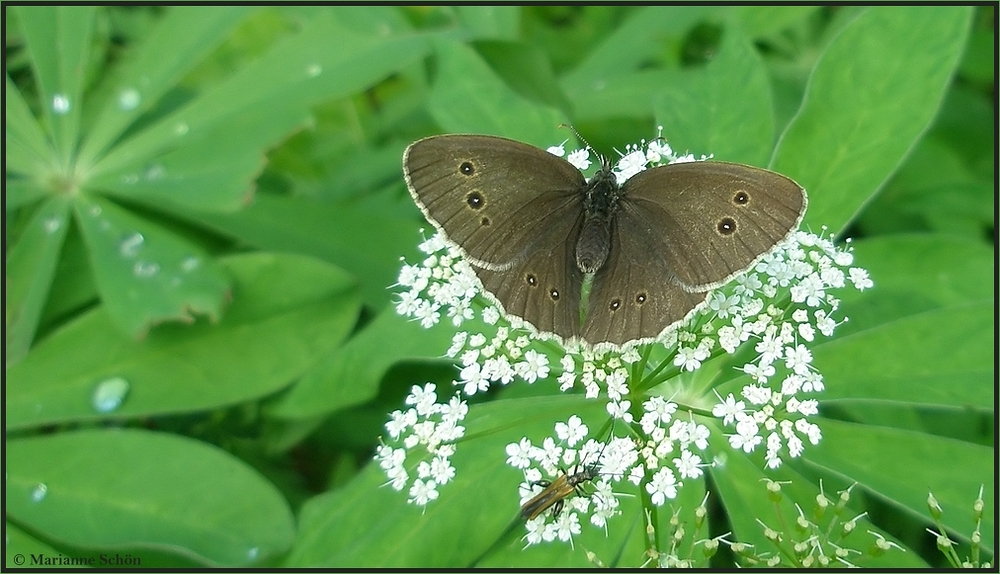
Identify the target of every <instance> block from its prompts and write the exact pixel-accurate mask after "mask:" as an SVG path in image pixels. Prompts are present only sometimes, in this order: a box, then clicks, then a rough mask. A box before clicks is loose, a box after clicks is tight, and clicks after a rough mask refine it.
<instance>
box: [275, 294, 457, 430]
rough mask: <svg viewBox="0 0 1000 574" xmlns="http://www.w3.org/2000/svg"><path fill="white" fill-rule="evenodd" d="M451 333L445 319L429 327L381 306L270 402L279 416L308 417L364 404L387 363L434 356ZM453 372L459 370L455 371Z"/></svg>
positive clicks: (442, 349)
mask: <svg viewBox="0 0 1000 574" xmlns="http://www.w3.org/2000/svg"><path fill="white" fill-rule="evenodd" d="M454 334H455V329H454V327H452V326H451V324H450V323H449V322H448V321H447V320H445V321H443V322H442V323H439V324H438V325H435V326H434V327H433V328H431V329H424V328H423V327H421V326H420V323H419V322H418V321H413V320H409V319H406V318H404V317H402V316H400V315H398V314H397V313H396V311H395V309H393V308H391V307H390V308H387V309H383V310H382V312H381V313H379V316H378V317H376V318H375V320H374V321H372V322H371V323H370V324H368V325H367V326H366V327H365V329H364V330H362V331H361V332H359V333H358V334H357V335H355V336H354V337H352V338H351V340H350V341H348V342H347V344H345V345H344V346H343V347H341V348H340V349H338V350H337V351H336V352H335V353H333V354H332V355H330V356H329V357H328V358H327V359H326V360H324V361H323V362H322V363H321V364H319V365H317V367H316V368H315V369H313V370H312V371H311V372H310V373H309V374H307V375H306V376H305V377H303V378H302V380H301V381H299V382H298V384H296V385H295V386H294V387H293V388H292V389H291V390H290V391H289V392H288V393H286V394H285V395H283V396H282V397H281V398H280V399H278V400H277V401H276V402H275V403H273V404H271V405H269V406H268V409H267V412H268V414H269V415H271V416H274V417H277V418H296V419H300V418H309V417H316V416H320V415H324V414H327V413H330V412H333V411H335V410H337V409H342V408H347V407H350V406H352V405H356V404H359V403H363V402H365V401H367V400H369V399H371V398H374V397H375V395H376V394H378V388H379V382H381V380H382V377H383V376H385V374H386V372H387V371H388V370H389V367H391V366H392V365H394V364H396V363H397V362H399V361H401V360H404V359H437V358H440V357H442V356H443V355H444V352H445V350H447V349H448V346H449V345H450V344H451V339H452V336H453V335H454ZM456 375H457V372H456Z"/></svg>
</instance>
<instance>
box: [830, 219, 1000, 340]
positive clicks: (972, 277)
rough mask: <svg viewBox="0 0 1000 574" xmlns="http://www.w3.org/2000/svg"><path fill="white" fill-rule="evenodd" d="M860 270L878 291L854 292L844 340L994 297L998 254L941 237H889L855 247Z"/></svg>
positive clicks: (847, 300) (846, 305) (848, 299)
mask: <svg viewBox="0 0 1000 574" xmlns="http://www.w3.org/2000/svg"><path fill="white" fill-rule="evenodd" d="M851 245H852V247H853V249H854V261H855V264H856V265H860V266H861V267H863V268H865V269H867V270H868V272H869V274H870V276H871V278H872V281H873V282H874V283H875V288H874V289H870V290H867V291H865V292H863V293H859V292H857V291H853V290H848V291H845V292H844V294H843V297H842V306H841V311H842V312H843V313H844V314H845V315H846V316H848V317H850V319H851V320H850V322H848V323H846V324H844V325H841V326H840V327H838V328H837V334H838V336H843V335H847V334H850V333H854V332H857V331H859V330H862V329H865V328H868V327H871V326H876V325H879V324H882V323H886V322H888V321H890V320H892V319H895V318H898V317H903V316H906V315H913V314H916V313H920V312H922V311H927V310H930V309H935V308H938V307H942V306H948V305H957V304H962V303H969V302H973V301H981V300H985V299H990V298H992V297H993V290H994V271H993V261H994V258H995V254H994V251H993V249H992V248H991V247H990V246H988V245H986V244H984V243H983V242H982V241H972V240H970V239H965V238H960V237H952V236H948V235H940V234H907V235H886V236H877V237H872V238H870V239H863V240H861V241H856V242H853V243H852V244H851Z"/></svg>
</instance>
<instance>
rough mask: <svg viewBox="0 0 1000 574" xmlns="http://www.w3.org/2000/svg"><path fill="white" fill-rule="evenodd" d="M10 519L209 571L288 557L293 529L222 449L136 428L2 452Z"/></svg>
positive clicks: (267, 489) (283, 511)
mask: <svg viewBox="0 0 1000 574" xmlns="http://www.w3.org/2000/svg"><path fill="white" fill-rule="evenodd" d="M5 450H6V453H5V454H6V462H7V464H8V465H9V467H8V471H7V476H6V481H5V482H6V499H7V512H8V514H9V516H10V517H11V518H13V519H14V520H16V521H17V522H18V523H19V524H24V525H27V526H29V527H30V528H32V529H33V530H36V531H39V532H42V533H44V535H45V536H46V537H48V538H52V539H55V540H58V541H60V542H62V543H67V544H72V545H76V546H82V547H87V548H107V549H112V548H113V549H121V548H128V549H132V550H133V551H134V550H136V549H142V548H147V549H152V548H164V547H167V548H171V549H173V550H174V551H175V552H179V553H185V554H192V555H194V556H196V557H198V559H200V560H201V561H203V562H204V563H205V564H207V565H216V566H230V567H232V566H242V565H248V564H251V563H253V562H255V561H256V560H258V559H261V558H264V557H268V556H273V555H275V554H278V553H280V552H283V551H284V550H285V549H286V548H288V547H289V545H290V544H291V542H292V538H293V535H294V529H295V526H294V522H293V519H292V513H291V510H290V509H289V508H288V505H287V503H286V502H285V500H284V499H283V498H282V497H281V495H280V493H278V491H277V490H276V489H275V488H274V486H273V485H271V484H270V483H269V482H267V481H266V480H265V479H264V478H263V477H262V476H260V475H259V474H257V472H255V471H254V470H253V469H252V468H250V467H249V466H247V465H246V463H243V462H242V461H239V460H237V459H235V458H233V457H232V456H231V455H229V454H227V453H225V452H223V451H221V450H219V449H218V448H216V447H212V446H208V445H206V444H204V443H201V442H198V441H194V440H191V439H188V438H183V437H177V436H173V435H168V434H162V433H153V432H148V431H140V430H135V429H128V430H125V429H120V430H84V431H76V432H63V433H58V434H55V435H50V436H40V437H32V438H22V439H12V440H7V441H6V443H5Z"/></svg>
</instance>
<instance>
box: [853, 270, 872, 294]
mask: <svg viewBox="0 0 1000 574" xmlns="http://www.w3.org/2000/svg"><path fill="white" fill-rule="evenodd" d="M848 273H850V275H851V283H853V284H854V288H855V289H857V290H858V291H864V290H865V289H870V288H872V287H874V286H875V283H873V282H872V280H871V279H870V278H869V277H868V272H867V271H865V270H864V269H861V268H860V267H852V268H851V270H850V271H849V272H848Z"/></svg>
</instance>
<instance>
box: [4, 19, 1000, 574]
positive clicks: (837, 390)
mask: <svg viewBox="0 0 1000 574" xmlns="http://www.w3.org/2000/svg"><path fill="white" fill-rule="evenodd" d="M4 12H5V21H6V22H7V24H6V29H5V40H6V48H7V49H6V50H5V57H6V61H5V64H6V70H7V73H6V78H5V81H6V85H5V106H6V107H5V120H6V121H5V125H6V132H5V138H6V139H5V143H6V145H5V159H6V162H5V166H6V170H5V193H4V199H5V207H6V218H5V226H4V239H5V244H4V245H5V255H6V269H5V271H6V284H5V285H6V289H5V333H6V337H5V365H6V377H5V398H6V403H5V404H6V406H5V429H6V444H5V447H6V451H7V454H6V459H5V464H6V468H5V488H6V496H7V514H6V519H7V536H8V542H7V553H6V554H7V565H8V567H10V566H12V565H14V563H13V562H11V561H12V560H13V558H12V557H13V556H14V555H15V554H16V553H18V552H20V553H23V554H26V555H31V554H39V553H45V554H46V555H49V556H56V555H58V554H60V553H61V554H62V555H65V556H76V557H88V556H90V557H93V556H99V555H100V554H102V553H115V552H117V553H119V554H122V553H129V554H131V555H133V556H140V557H142V562H141V566H143V567H151V566H163V567H170V568H178V567H185V566H203V565H219V566H248V565H266V566H272V567H277V566H284V565H288V566H354V567H361V566H373V567H378V566H398V567H428V566H429V567H468V566H473V565H477V564H481V565H488V566H512V565H518V566H536V567H538V566H563V567H567V566H568V567H574V566H586V565H588V564H589V562H588V561H587V558H586V555H585V553H584V552H583V551H582V547H586V548H587V549H589V550H593V551H595V552H596V553H597V554H598V555H599V556H601V557H602V559H603V560H605V561H609V560H611V561H610V562H609V565H612V566H613V565H622V566H629V565H637V564H639V563H641V562H642V557H641V556H640V555H638V554H633V553H632V551H633V549H634V548H635V547H634V544H635V541H636V540H637V537H638V536H640V535H641V533H640V532H639V530H641V526H640V525H639V523H632V524H631V526H628V525H626V526H622V527H621V530H617V531H615V530H612V533H611V534H612V536H611V537H609V538H607V539H605V538H603V537H594V538H585V539H583V540H581V541H578V543H577V547H576V548H575V550H574V549H571V548H570V547H569V546H568V545H564V544H552V545H544V547H533V548H531V549H529V550H527V551H521V549H520V548H521V544H520V542H518V541H516V540H515V541H514V542H512V543H511V544H506V543H505V544H506V545H505V544H500V545H499V546H498V545H497V541H498V537H499V536H500V535H501V532H502V531H503V529H504V527H505V526H506V525H507V524H508V522H509V521H510V520H511V519H512V517H513V516H514V515H515V513H516V505H517V500H516V484H517V483H518V482H519V481H520V478H521V477H520V476H517V473H516V472H514V471H512V470H511V469H509V468H507V467H505V466H504V465H503V454H502V452H503V446H504V445H505V444H507V443H508V442H512V441H514V440H516V438H517V437H519V436H522V435H524V434H525V433H527V432H529V430H528V429H532V428H536V427H537V428H538V429H543V428H544V427H547V426H549V425H551V420H552V419H551V416H557V415H558V416H565V415H566V414H567V413H568V412H572V409H571V408H570V407H572V405H574V404H576V403H572V402H570V403H567V402H566V401H564V400H563V398H562V397H558V396H555V397H548V398H546V399H543V400H542V401H541V402H540V401H539V399H538V397H537V395H539V394H543V395H553V394H555V395H558V394H559V393H558V392H557V391H555V387H554V385H551V384H548V385H547V384H545V383H539V384H538V385H536V386H535V387H532V389H530V390H524V389H520V390H514V389H512V390H511V392H510V393H509V394H508V395H506V396H505V395H504V394H502V393H500V394H497V393H494V394H493V395H491V396H490V397H489V400H490V401H491V402H492V403H493V404H489V405H481V406H479V407H477V410H476V412H477V413H478V414H477V415H476V416H475V417H472V420H470V421H469V423H468V426H469V428H470V431H473V430H474V431H475V432H470V437H477V438H470V439H469V440H468V441H467V442H466V443H463V444H462V445H461V446H460V448H459V452H460V453H461V454H460V455H456V459H455V464H456V466H459V477H460V479H459V480H458V481H457V482H456V483H455V484H449V485H448V486H447V487H446V489H445V490H444V491H443V496H442V499H441V500H439V501H437V502H436V503H434V504H432V505H431V506H430V507H429V508H428V509H427V511H426V512H425V513H424V514H421V513H420V511H419V510H417V509H416V508H414V507H412V506H409V505H407V504H405V501H404V499H405V496H404V494H402V493H397V492H394V491H391V489H388V488H379V485H380V484H381V483H382V482H384V481H385V478H384V476H383V475H381V473H380V472H379V471H378V469H377V468H376V467H375V466H374V465H372V464H369V460H370V457H371V455H372V452H373V448H374V446H375V445H376V444H377V440H378V436H379V435H380V434H381V433H382V425H383V424H384V422H385V420H386V418H387V413H388V412H390V411H392V410H395V409H397V408H400V407H401V402H402V396H403V395H404V394H405V393H406V392H407V390H408V389H409V387H410V386H411V385H413V384H420V383H423V382H425V381H428V380H431V381H437V382H438V383H439V385H442V388H445V389H447V388H448V385H449V381H451V380H452V378H453V377H454V374H455V371H454V370H453V367H452V366H451V365H449V364H447V363H443V362H441V361H440V360H438V357H440V356H441V355H442V353H443V352H444V350H445V349H446V348H447V346H448V344H449V341H450V338H451V334H452V332H451V331H450V330H449V326H448V325H439V326H437V327H435V328H433V329H431V330H424V329H421V328H419V326H417V325H415V324H413V323H408V322H406V321H404V320H403V319H400V318H399V317H397V316H396V315H395V313H394V311H393V306H392V291H391V289H389V287H390V286H391V285H392V284H393V283H394V279H395V274H396V273H397V271H398V269H399V266H400V263H399V259H400V257H407V258H409V259H410V260H416V257H417V251H416V245H417V243H418V242H419V240H420V233H419V230H420V229H421V227H425V224H424V223H423V222H422V221H421V218H420V215H419V212H418V210H417V209H416V208H415V206H414V205H413V204H412V202H411V201H410V199H409V196H408V195H407V194H406V192H405V186H404V184H403V180H402V177H401V170H400V158H401V154H402V151H403V149H404V148H405V147H406V145H407V144H408V143H409V142H411V141H413V140H415V139H418V138H419V137H422V136H425V135H429V134H433V133H461V132H475V133H491V134H497V135H503V136H507V137H513V138H516V139H520V140H523V141H526V142H529V143H533V144H535V145H541V146H545V145H552V144H556V143H558V142H560V141H563V140H565V139H566V137H567V135H568V132H566V131H564V130H560V129H559V128H558V126H559V124H560V123H563V122H568V123H572V124H573V125H574V126H575V127H576V129H577V130H579V131H580V133H582V134H584V135H585V136H586V137H587V138H588V139H589V141H590V143H591V144H593V145H594V147H595V148H596V149H598V150H603V151H605V152H610V150H612V149H624V146H625V144H627V143H630V142H637V141H639V140H640V139H642V138H646V139H649V138H650V137H652V136H653V135H655V129H656V126H657V125H662V126H663V127H664V135H665V136H666V137H667V138H668V140H669V141H670V142H671V144H672V145H673V146H674V147H675V148H679V149H689V150H690V151H692V152H693V153H696V154H702V153H705V154H707V153H713V154H715V157H716V158H718V159H727V160H733V161H742V162H746V163H752V164H756V165H761V166H769V167H771V168H772V169H775V170H777V171H780V172H782V173H785V174H786V175H789V176H791V177H793V178H794V179H796V180H797V181H799V182H800V183H801V184H802V185H803V186H804V187H805V188H806V189H807V190H808V192H809V196H810V208H809V212H808V213H807V216H806V222H805V225H806V226H807V227H810V228H811V229H813V230H814V231H816V230H819V229H820V228H821V226H826V227H827V228H828V230H829V231H832V232H834V233H836V234H837V235H838V237H841V238H845V237H853V238H854V239H855V242H854V247H855V254H856V264H858V265H860V266H862V267H865V268H867V269H868V270H869V271H870V272H871V275H872V277H873V279H874V281H875V284H876V288H875V289H874V290H871V291H870V292H866V293H864V294H854V295H851V296H847V295H845V301H844V304H843V306H842V309H843V311H844V312H845V313H846V314H847V315H849V316H850V317H851V322H850V323H848V324H847V325H844V326H842V328H841V331H838V334H837V337H836V338H834V339H833V340H831V341H829V342H826V343H824V344H822V345H818V346H817V347H816V348H815V349H814V354H815V364H816V366H817V367H819V368H820V370H821V372H822V373H823V374H824V376H825V378H826V381H827V394H826V399H827V400H825V401H824V403H823V411H822V412H823V415H824V417H825V418H824V419H821V421H820V424H821V426H823V430H824V435H825V437H826V438H825V440H824V442H823V443H822V444H821V445H820V447H819V448H816V449H813V450H810V451H807V454H806V456H805V457H804V459H803V460H802V461H796V462H795V464H791V465H788V467H786V468H783V469H782V471H781V473H780V474H781V475H782V476H784V477H785V478H787V479H788V480H792V481H793V482H795V483H796V485H797V487H796V489H793V491H794V494H792V495H790V496H792V500H795V501H799V502H801V503H802V505H803V506H807V505H811V502H810V501H811V500H812V499H813V498H814V497H815V495H816V493H817V491H816V487H815V484H816V483H817V482H818V479H823V480H824V481H825V484H827V486H828V488H827V491H828V492H829V491H832V490H833V486H832V485H838V486H839V487H846V486H848V485H850V484H851V483H854V482H857V483H858V484H859V485H860V486H859V487H858V489H856V490H855V493H856V494H857V493H861V496H856V497H855V498H854V500H853V504H854V505H855V507H853V508H852V511H853V512H855V513H858V512H862V511H866V510H867V511H868V512H869V518H868V519H867V520H868V521H870V523H869V522H867V521H866V522H865V524H866V525H867V526H868V527H870V528H878V529H880V531H881V532H884V533H886V535H887V536H891V537H893V538H894V539H895V540H897V541H898V542H899V543H900V544H902V545H904V546H906V547H907V548H908V552H907V553H905V554H903V553H899V552H897V553H894V554H893V553H890V554H887V555H886V556H884V557H883V559H882V560H881V561H873V562H869V563H867V564H866V563H862V564H863V565H865V564H866V565H879V566H911V567H912V566H920V565H924V564H928V563H929V564H932V565H933V564H940V562H939V561H940V557H939V556H938V555H937V554H936V551H935V550H934V548H933V540H932V539H931V538H930V537H928V536H927V535H926V534H925V533H924V527H925V526H926V525H927V524H929V523H930V521H929V514H928V510H927V508H926V504H925V502H924V501H925V499H926V492H927V490H931V491H933V492H934V494H935V496H936V497H937V498H938V500H939V501H941V502H942V504H943V505H944V506H945V510H946V514H945V516H944V523H945V524H946V525H947V526H948V527H949V528H951V529H953V532H952V535H953V537H954V539H956V540H957V541H958V542H959V543H960V545H967V544H968V535H969V532H970V529H971V528H970V526H969V525H970V524H971V519H970V517H971V502H972V500H973V499H974V497H975V494H976V492H977V490H978V487H979V485H980V484H986V485H987V492H986V493H985V495H984V496H985V497H986V502H987V504H986V507H987V516H986V518H985V519H984V521H985V523H984V532H983V540H984V542H983V543H984V544H985V545H986V547H987V548H986V551H987V552H988V553H992V552H993V547H992V543H993V542H992V541H993V528H994V525H993V521H994V518H995V517H994V516H993V514H992V509H993V502H994V494H995V492H994V491H993V490H990V489H991V488H992V487H993V485H994V483H995V474H994V468H993V464H992V462H993V459H994V444H993V437H994V424H995V423H994V416H995V415H994V411H993V408H992V405H993V402H994V400H995V388H994V386H993V379H994V377H995V368H994V366H993V358H994V353H995V340H994V334H993V332H994V327H995V324H994V319H993V318H994V316H995V302H994V295H993V292H994V287H995V263H994V261H995V227H994V226H995V220H994V210H995V198H996V193H995V190H996V181H995V176H994V170H995V156H996V150H995V138H996V135H995V132H994V129H995V123H996V120H995V113H996V102H995V100H994V94H995V90H996V83H995V82H996V78H995V74H994V69H995V60H994V58H995V56H994V53H995V47H996V38H995V32H996V30H995V19H996V15H995V7H991V6H989V7H979V8H976V9H971V8H964V7H916V8H914V7H882V8H861V7H847V8H834V7H826V8H813V7H801V6H800V7H741V8H724V7H709V6H700V7H669V8H665V7H624V6H622V7H608V6H583V7H578V6H559V7H542V6H538V7H529V8H517V7H485V6H480V7H468V8H463V7H405V8H396V7H387V6H369V7H364V8H324V7H291V6H289V7H269V8H241V7H173V8H166V7H138V6H114V7H85V6H75V7H56V6H34V7H28V6H22V7H5V8H4ZM991 265H992V266H991ZM515 395H521V396H524V395H527V398H517V397H516V396H515ZM567 409H570V410H569V411H567ZM547 417H548V418H547ZM731 456H735V455H731ZM737 462H739V465H738V464H736V463H737ZM460 465H461V466H460ZM740 465H744V466H746V468H744V469H743V470H742V471H741V474H738V473H737V472H736V470H735V469H736V468H738V467H740V468H741V466H740ZM713 474H714V475H715V479H714V481H713V485H714V486H712V488H713V489H714V490H713V492H714V493H715V495H716V496H718V497H719V498H720V500H721V505H722V507H721V508H722V509H723V511H722V512H719V513H717V514H716V515H713V516H712V517H711V519H712V520H713V521H716V523H717V524H716V525H715V526H714V527H713V532H725V531H727V530H730V531H732V532H733V533H734V536H733V538H734V539H736V540H742V541H745V542H750V543H754V544H757V545H760V546H763V545H766V544H767V542H766V541H765V540H764V539H763V538H762V536H763V535H762V533H761V528H760V526H759V525H758V524H757V523H756V522H755V520H754V518H755V516H757V513H758V512H765V511H766V509H754V508H755V505H758V504H759V502H760V501H757V500H756V499H758V498H760V497H761V490H760V488H758V487H757V485H758V484H759V483H758V480H759V479H760V478H761V477H762V476H771V477H772V478H775V475H774V474H771V473H764V472H762V471H761V470H760V469H759V468H756V467H754V466H753V465H748V464H746V461H733V463H732V464H731V465H730V472H729V473H727V474H723V473H714V472H713ZM903 477H905V478H903ZM705 488H707V486H706V485H692V488H691V489H690V490H689V494H690V496H691V497H692V498H691V499H690V500H689V501H688V506H687V508H688V509H690V508H692V507H693V505H695V504H697V503H698V502H699V501H700V500H701V499H702V497H703V496H704V492H705ZM751 510H752V511H751ZM790 511H791V510H790ZM792 512H793V511H792ZM791 516H792V517H794V514H791ZM296 517H297V518H296ZM623 523H624V521H623ZM859 544H860V543H859ZM638 548H639V549H640V550H641V545H640V546H639V547H638ZM626 549H627V550H626ZM726 559H727V557H726V555H725V554H722V555H720V556H719V557H718V558H717V561H716V562H715V563H713V564H714V565H716V566H725V565H727V564H726V563H725V560H726ZM26 565H29V566H30V565H31V564H30V563H29V564H26Z"/></svg>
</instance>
